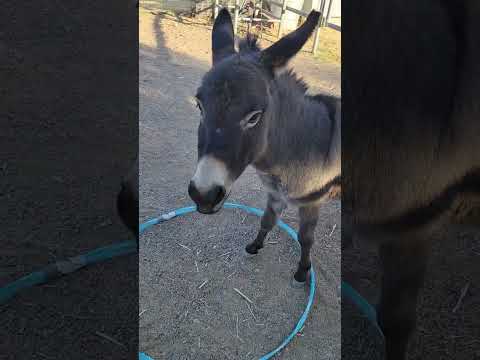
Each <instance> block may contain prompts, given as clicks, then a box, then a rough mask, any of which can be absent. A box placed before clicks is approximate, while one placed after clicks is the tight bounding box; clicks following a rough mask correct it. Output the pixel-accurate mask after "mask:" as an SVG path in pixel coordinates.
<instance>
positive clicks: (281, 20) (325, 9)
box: [212, 0, 341, 54]
mask: <svg viewBox="0 0 480 360" xmlns="http://www.w3.org/2000/svg"><path fill="white" fill-rule="evenodd" d="M280 1H281V2H280ZM231 2H233V3H234V4H232V5H226V7H228V8H229V9H230V10H233V21H234V24H233V28H234V32H235V33H237V30H238V25H239V22H240V21H243V22H260V23H263V22H269V23H278V24H279V26H278V33H277V37H280V36H281V35H282V33H283V30H284V25H285V14H286V13H287V12H288V11H289V12H292V13H294V14H297V15H299V16H303V17H307V16H308V14H309V13H308V12H305V11H303V10H299V9H295V8H293V7H290V6H288V5H287V3H288V0H279V1H275V0H260V1H254V3H255V8H256V10H258V13H259V14H260V17H253V16H251V17H248V16H244V15H242V14H241V10H242V9H244V8H245V4H246V2H247V1H246V0H234V1H231ZM263 3H268V4H269V5H270V6H271V5H276V6H278V7H280V8H281V9H282V10H281V15H280V16H276V15H274V14H273V13H272V12H270V11H268V10H265V9H263ZM327 3H328V5H327ZM332 3H333V0H322V1H321V3H320V6H319V9H316V10H317V11H319V12H320V14H321V20H320V22H319V24H318V26H317V28H316V30H315V35H314V41H313V46H312V50H311V52H312V53H313V54H316V53H317V50H318V43H319V39H320V29H321V27H325V26H328V27H330V28H332V29H334V30H337V31H341V28H340V26H339V25H337V24H333V23H330V22H329V21H328V20H329V18H330V12H331V8H332ZM212 7H213V16H214V18H216V17H217V14H218V10H219V9H220V8H222V7H224V6H222V5H221V4H220V1H219V0H213V4H212ZM253 13H254V14H255V11H254V12H253Z"/></svg>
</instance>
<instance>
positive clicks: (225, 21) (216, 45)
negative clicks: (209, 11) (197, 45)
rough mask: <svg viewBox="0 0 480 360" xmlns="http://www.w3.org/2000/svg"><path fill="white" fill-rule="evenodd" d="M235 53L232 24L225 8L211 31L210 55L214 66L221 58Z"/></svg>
mask: <svg viewBox="0 0 480 360" xmlns="http://www.w3.org/2000/svg"><path fill="white" fill-rule="evenodd" d="M234 53H235V40H234V36H233V24H232V18H231V17H230V13H229V12H228V10H227V9H226V8H223V9H222V10H220V12H219V14H218V16H217V18H216V19H215V23H214V24H213V30H212V54H213V64H214V65H215V64H216V63H218V62H219V61H220V60H222V59H223V58H225V57H227V56H230V55H232V54H234Z"/></svg>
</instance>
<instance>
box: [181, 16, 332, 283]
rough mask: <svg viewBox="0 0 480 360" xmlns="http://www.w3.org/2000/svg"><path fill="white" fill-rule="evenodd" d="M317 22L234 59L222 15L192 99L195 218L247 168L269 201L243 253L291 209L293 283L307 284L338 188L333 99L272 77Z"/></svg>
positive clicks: (287, 76)
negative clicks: (318, 232) (322, 219)
mask: <svg viewBox="0 0 480 360" xmlns="http://www.w3.org/2000/svg"><path fill="white" fill-rule="evenodd" d="M319 15H320V14H319V13H318V12H316V11H312V12H311V13H310V14H309V16H308V18H307V19H306V21H305V23H304V24H303V25H302V26H301V27H299V28H298V29H297V30H296V31H294V32H292V33H290V34H289V35H287V36H285V37H284V38H282V39H280V40H279V41H278V42H276V43H275V44H273V45H272V46H270V47H269V48H267V49H265V50H260V49H259V47H258V46H257V45H256V38H254V37H251V36H248V37H247V38H246V40H243V41H242V42H241V43H240V44H239V52H236V51H235V47H234V34H233V26H232V20H231V17H230V14H229V12H228V11H227V10H226V9H222V10H221V11H220V12H219V15H218V17H217V18H216V20H215V23H214V26H213V30H212V50H213V67H212V69H211V70H210V71H208V72H207V73H206V75H205V76H204V78H203V80H202V83H201V86H200V87H199V88H198V90H197V94H196V100H197V104H198V108H199V109H200V112H201V121H200V124H199V127H198V163H197V167H196V171H195V174H194V175H193V177H192V179H191V181H190V184H189V186H188V193H189V195H190V197H191V198H192V200H193V201H194V202H195V203H196V205H197V210H198V212H200V213H203V214H213V213H216V212H218V211H219V210H220V209H221V207H222V205H223V203H224V202H225V200H226V199H227V197H228V196H229V194H230V191H231V188H232V185H233V183H234V182H235V180H236V179H237V178H238V177H239V176H240V175H241V174H242V173H243V171H244V170H245V168H246V167H247V166H248V165H252V166H253V167H254V168H255V169H256V171H257V173H258V175H259V176H260V179H261V181H262V182H263V184H264V186H265V187H266V189H267V191H268V201H267V206H266V211H265V213H264V215H263V217H262V219H261V227H260V230H259V232H258V235H257V237H256V238H255V240H253V241H252V242H251V243H249V244H248V245H247V246H246V248H245V250H246V252H247V253H249V254H257V253H258V250H259V249H261V248H262V247H263V242H264V239H265V237H266V235H267V234H268V233H269V232H270V231H271V230H272V228H273V227H274V225H275V224H276V222H277V219H278V217H279V215H280V214H281V213H282V211H283V210H284V209H285V208H286V206H287V205H288V204H291V205H293V206H296V207H298V209H299V217H300V229H299V241H300V244H301V247H302V251H301V258H300V262H299V264H298V268H297V271H296V272H295V275H294V279H295V281H296V283H295V282H294V284H298V283H300V284H303V283H305V281H306V279H307V274H308V271H309V269H310V266H311V262H310V249H311V247H312V244H313V241H314V229H315V227H316V224H317V221H318V210H319V206H320V205H319V204H320V202H321V201H322V200H324V199H326V198H328V197H329V195H330V194H331V192H332V191H333V189H336V188H337V187H338V186H339V184H340V145H341V144H340V135H341V134H340V100H339V99H337V98H335V97H330V96H326V95H317V96H308V95H306V91H307V86H306V85H305V84H304V83H303V82H302V81H301V80H299V79H297V77H296V76H295V74H294V73H293V72H291V71H287V72H283V73H281V74H280V73H279V70H281V69H282V68H284V67H285V65H286V64H287V61H288V60H289V59H290V58H292V57H293V56H294V55H295V54H296V53H297V52H298V51H299V50H300V49H301V48H302V46H303V45H304V44H305V42H306V41H307V40H308V38H309V36H310V35H311V33H312V32H313V30H314V29H315V27H316V26H317V23H318V20H319Z"/></svg>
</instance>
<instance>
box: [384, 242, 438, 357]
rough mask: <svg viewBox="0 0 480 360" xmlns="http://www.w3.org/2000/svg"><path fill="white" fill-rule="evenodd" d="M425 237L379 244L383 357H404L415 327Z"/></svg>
mask: <svg viewBox="0 0 480 360" xmlns="http://www.w3.org/2000/svg"><path fill="white" fill-rule="evenodd" d="M428 249H429V246H428V241H426V240H425V239H419V238H417V237H415V238H411V239H408V240H407V239H405V238H401V239H400V238H399V239H397V240H396V241H395V242H388V243H385V244H383V245H381V246H380V258H381V262H382V268H383V277H382V290H381V296H380V303H379V305H378V308H377V310H378V322H379V325H380V327H381V328H382V330H383V333H384V335H385V351H386V359H387V360H404V359H405V358H406V353H407V347H408V340H409V338H410V335H411V333H412V331H413V330H414V328H415V322H416V306H417V299H418V293H419V291H420V288H421V286H422V284H423V278H424V274H425V267H426V263H427V256H428Z"/></svg>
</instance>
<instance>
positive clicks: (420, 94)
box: [342, 0, 480, 360]
mask: <svg viewBox="0 0 480 360" xmlns="http://www.w3.org/2000/svg"><path fill="white" fill-rule="evenodd" d="M342 15H343V21H344V23H345V24H346V25H348V26H351V27H352V29H355V31H354V33H353V34H352V35H350V36H348V37H344V39H343V40H344V41H343V47H344V52H343V58H344V61H343V64H342V78H343V83H342V93H343V101H344V103H345V106H346V108H345V109H347V110H346V111H345V114H344V116H343V117H344V122H343V147H344V149H343V152H342V163H343V164H342V165H343V166H342V167H343V169H344V172H343V175H342V176H343V178H342V181H343V183H342V242H346V241H347V240H348V239H349V238H351V236H354V237H355V238H357V239H359V240H360V241H370V242H373V243H374V244H377V245H378V246H379V250H380V251H379V253H380V258H381V263H382V270H383V275H382V281H381V291H380V301H379V304H378V307H377V313H378V314H377V319H378V321H379V325H380V327H381V328H382V330H383V332H384V335H385V351H386V358H387V359H388V360H402V359H405V357H406V352H407V346H408V342H409V338H410V335H411V333H412V331H413V330H414V328H415V321H416V312H415V311H416V305H417V298H418V293H419V290H420V288H421V286H422V282H423V277H424V274H425V269H426V266H427V255H428V252H429V242H430V238H431V232H432V230H433V229H434V228H435V227H436V226H438V225H439V224H442V223H445V220H449V216H448V215H449V209H451V208H452V206H454V204H455V201H456V200H455V199H456V198H457V196H463V197H465V198H466V199H468V198H469V197H470V198H471V197H472V196H476V195H480V106H479V99H480V76H479V74H480V47H478V36H476V35H475V34H477V35H478V34H479V33H480V24H479V22H478V21H476V19H478V18H479V17H480V3H479V2H476V1H458V2H456V1H439V0H425V1H419V2H414V3H411V4H406V3H405V1H401V0H391V1H381V0H370V1H367V2H355V1H354V2H351V3H349V6H346V7H345V11H344V12H343V14H342ZM366 18H368V19H369V20H368V21H365V19H366ZM343 245H344V244H342V248H343ZM345 265H346V264H343V266H345Z"/></svg>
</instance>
